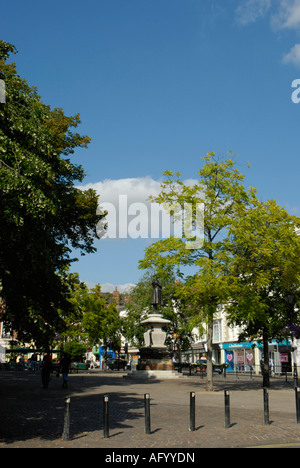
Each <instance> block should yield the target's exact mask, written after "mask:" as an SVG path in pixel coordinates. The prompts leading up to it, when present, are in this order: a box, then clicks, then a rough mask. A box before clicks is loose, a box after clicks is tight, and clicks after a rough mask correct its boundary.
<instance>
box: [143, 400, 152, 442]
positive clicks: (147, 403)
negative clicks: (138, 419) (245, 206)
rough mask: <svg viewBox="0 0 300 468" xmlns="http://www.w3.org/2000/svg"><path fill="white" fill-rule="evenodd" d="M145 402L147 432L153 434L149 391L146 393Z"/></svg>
mask: <svg viewBox="0 0 300 468" xmlns="http://www.w3.org/2000/svg"><path fill="white" fill-rule="evenodd" d="M144 404H145V434H151V422H150V395H149V393H145V395H144Z"/></svg>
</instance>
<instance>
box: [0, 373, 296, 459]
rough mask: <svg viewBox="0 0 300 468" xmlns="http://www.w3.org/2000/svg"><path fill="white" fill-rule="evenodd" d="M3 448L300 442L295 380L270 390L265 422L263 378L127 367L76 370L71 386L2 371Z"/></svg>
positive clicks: (275, 383) (186, 446) (54, 379)
mask: <svg viewBox="0 0 300 468" xmlns="http://www.w3.org/2000/svg"><path fill="white" fill-rule="evenodd" d="M225 388H226V389H229V390H230V412H231V419H230V420H231V427H230V428H229V429H225V427H224V420H225V417H224V392H223V390H224V389H225ZM191 391H193V392H195V393H196V430H195V431H194V432H190V431H189V395H190V392H191ZM145 393H150V396H151V434H149V435H146V434H144V398H143V397H144V394H145ZM104 394H108V395H109V402H110V403H109V406H110V437H109V438H108V439H104V437H103V409H102V404H103V403H102V401H103V395H104ZM66 396H69V397H70V398H71V407H70V408H71V426H70V433H71V440H70V441H64V440H62V431H63V421H64V401H65V397H66ZM0 398H1V405H0V448H59V447H62V448H66V447H70V448H85V447H87V448H103V449H104V450H105V449H107V450H108V449H116V448H129V449H130V448H149V449H151V448H161V449H167V448H168V449H171V448H173V449H183V448H184V449H191V450H192V449H197V448H212V447H218V448H223V447H226V448H227V447H253V446H278V445H284V446H287V445H289V444H291V445H292V446H294V447H297V446H299V447H300V424H296V420H295V416H296V410H295V394H294V389H293V386H292V382H290V383H288V384H286V383H285V382H279V381H274V380H273V382H272V387H271V388H270V390H269V406H270V422H271V424H270V425H268V426H265V425H263V390H262V388H261V381H260V380H256V379H253V380H249V379H248V378H246V377H245V378H240V379H239V380H236V379H235V378H234V377H229V376H228V377H227V378H226V379H224V378H223V377H217V376H216V377H215V391H214V392H213V393H207V392H206V391H205V379H203V380H202V379H201V378H200V377H199V376H190V377H186V378H183V379H174V380H173V379H172V380H165V381H160V382H158V381H155V380H133V379H129V378H128V377H124V373H119V374H118V373H103V372H100V371H94V372H91V373H81V374H80V373H79V374H71V375H70V376H69V388H68V389H63V388H62V380H61V378H59V379H58V378H57V377H56V376H55V375H53V376H52V378H51V381H50V385H49V388H48V389H47V390H43V389H41V381H40V375H38V374H36V375H34V374H30V373H27V372H22V371H20V372H14V371H11V372H7V371H2V372H0Z"/></svg>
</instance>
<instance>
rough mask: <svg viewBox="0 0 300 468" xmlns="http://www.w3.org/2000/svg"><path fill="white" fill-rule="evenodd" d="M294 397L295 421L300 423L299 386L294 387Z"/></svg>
mask: <svg viewBox="0 0 300 468" xmlns="http://www.w3.org/2000/svg"><path fill="white" fill-rule="evenodd" d="M295 397H296V422H297V424H300V388H299V387H296V388H295Z"/></svg>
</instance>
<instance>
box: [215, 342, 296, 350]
mask: <svg viewBox="0 0 300 468" xmlns="http://www.w3.org/2000/svg"><path fill="white" fill-rule="evenodd" d="M277 345H281V346H282V345H283V346H288V345H289V341H288V340H282V341H279V342H278V341H277V340H271V341H269V346H277ZM255 346H257V347H258V348H262V347H263V343H262V341H244V342H242V343H224V344H223V345H222V349H246V348H252V347H255Z"/></svg>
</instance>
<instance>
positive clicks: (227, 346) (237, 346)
mask: <svg viewBox="0 0 300 468" xmlns="http://www.w3.org/2000/svg"><path fill="white" fill-rule="evenodd" d="M253 345H255V343H253V342H252V341H245V342H243V343H225V344H223V345H222V348H223V349H241V348H242V349H244V348H252V346H253Z"/></svg>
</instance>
